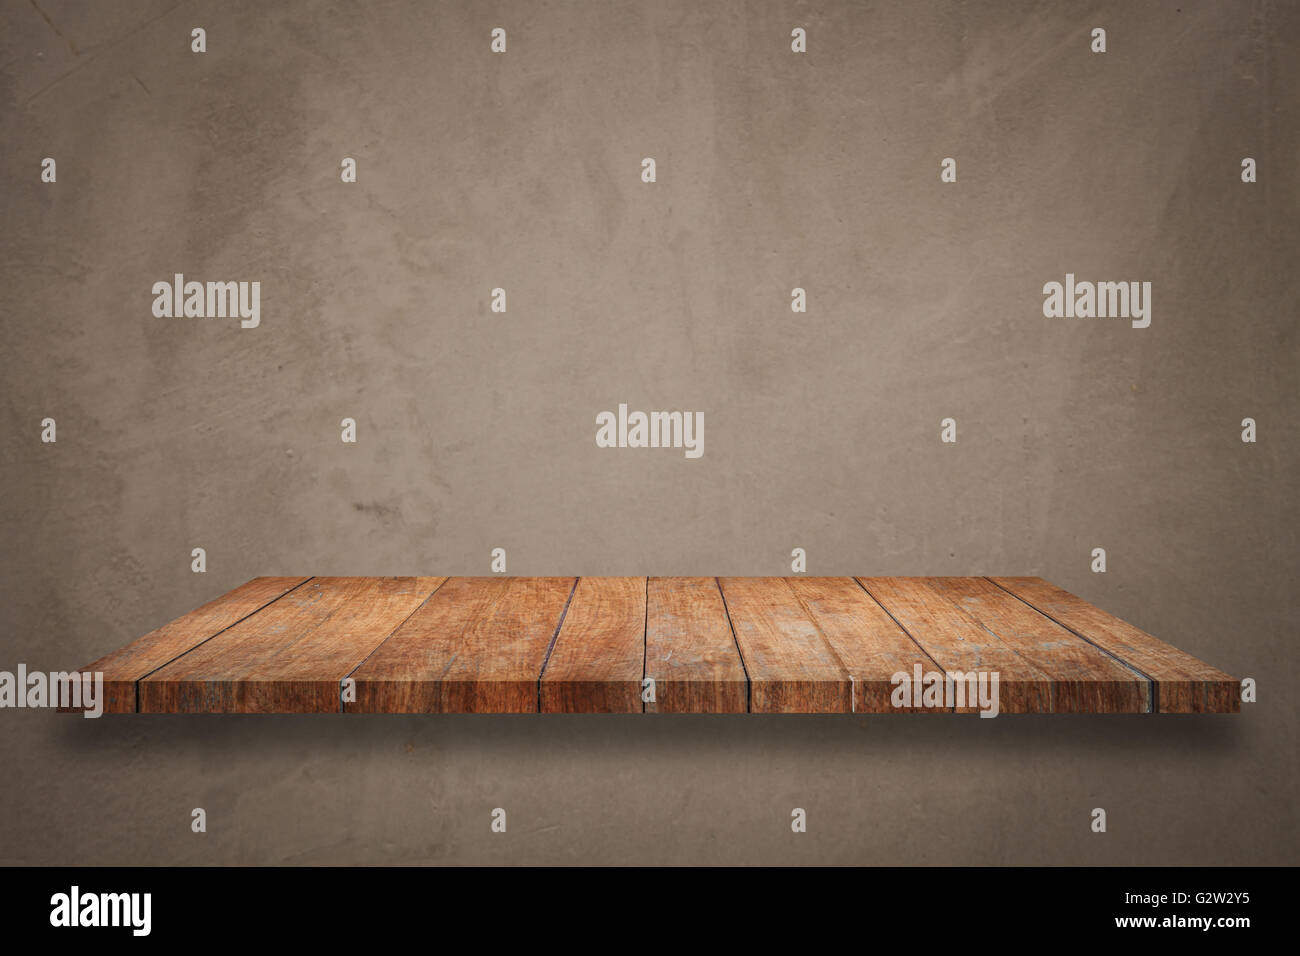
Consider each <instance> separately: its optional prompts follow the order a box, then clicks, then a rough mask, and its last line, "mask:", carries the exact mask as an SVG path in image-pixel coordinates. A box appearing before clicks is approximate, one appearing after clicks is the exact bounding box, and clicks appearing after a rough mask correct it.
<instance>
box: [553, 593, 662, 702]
mask: <svg viewBox="0 0 1300 956" xmlns="http://www.w3.org/2000/svg"><path fill="white" fill-rule="evenodd" d="M645 623H646V579H645V578H582V579H581V580H579V581H578V586H577V587H576V588H575V589H574V591H573V597H572V599H571V600H570V601H569V610H568V611H567V612H566V613H565V615H564V624H563V626H562V627H561V628H560V633H559V636H558V637H556V639H555V646H554V647H553V648H552V649H551V656H550V657H549V658H548V659H547V661H546V667H545V669H544V670H543V671H542V685H541V697H540V701H541V710H542V712H543V713H565V714H630V713H640V712H641V710H642V706H641V678H642V675H643V674H644V673H645Z"/></svg>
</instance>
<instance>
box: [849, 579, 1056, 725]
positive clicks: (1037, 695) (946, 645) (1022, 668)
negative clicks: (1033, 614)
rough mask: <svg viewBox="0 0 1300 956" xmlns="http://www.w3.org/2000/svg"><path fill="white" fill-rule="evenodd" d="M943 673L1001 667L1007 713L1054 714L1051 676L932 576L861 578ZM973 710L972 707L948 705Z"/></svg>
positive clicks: (1000, 683) (1001, 691)
mask: <svg viewBox="0 0 1300 956" xmlns="http://www.w3.org/2000/svg"><path fill="white" fill-rule="evenodd" d="M858 581H859V582H860V583H861V584H862V586H863V587H864V588H866V589H867V591H868V592H869V593H870V594H871V596H872V597H873V598H875V600H876V601H877V602H878V603H879V604H880V606H881V607H883V608H884V609H885V610H886V611H888V612H889V614H890V616H891V617H893V618H894V620H896V621H898V623H899V624H900V625H902V627H903V629H904V630H906V631H907V633H908V634H910V635H911V637H912V639H913V640H914V641H916V643H917V644H919V645H920V646H921V648H922V649H923V650H924V651H925V652H926V653H927V654H928V655H929V656H930V657H931V658H933V659H934V661H935V662H936V663H937V664H938V665H939V669H940V670H941V671H944V672H962V673H970V672H978V671H984V672H996V673H997V674H998V695H999V697H998V709H999V710H1000V711H1001V712H1002V713H1012V714H1014V713H1049V712H1050V711H1051V709H1052V678H1051V675H1050V674H1048V673H1045V672H1044V671H1042V670H1041V669H1039V668H1038V667H1035V666H1034V665H1033V664H1031V663H1030V662H1029V661H1027V660H1025V658H1024V657H1022V656H1021V655H1020V654H1019V653H1017V652H1016V650H1015V648H1014V647H1011V646H1009V645H1008V644H1006V643H1005V642H1004V641H1003V640H1001V639H1000V638H999V637H998V636H997V635H996V634H994V633H993V632H992V631H990V630H988V628H986V627H984V626H983V625H981V624H980V623H979V621H977V620H975V619H974V618H973V617H971V616H970V615H969V614H967V613H966V612H965V611H963V610H962V609H961V608H959V607H958V606H957V605H956V604H954V603H953V602H952V601H950V600H949V599H948V598H947V597H946V596H945V595H944V594H943V593H942V592H940V591H939V590H937V589H936V588H935V587H934V585H933V584H932V583H931V580H930V579H929V578H880V577H875V578H858ZM946 709H950V710H955V711H956V712H958V713H974V712H976V711H977V710H978V709H979V708H978V707H974V706H971V705H970V703H969V699H968V700H967V704H966V706H964V707H963V706H956V707H949V708H946Z"/></svg>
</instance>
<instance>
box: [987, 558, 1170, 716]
mask: <svg viewBox="0 0 1300 956" xmlns="http://www.w3.org/2000/svg"><path fill="white" fill-rule="evenodd" d="M985 580H986V581H988V582H989V583H990V584H992V585H993V586H994V587H997V588H1002V590H1003V591H1006V592H1007V593H1008V594H1010V595H1011V596H1012V597H1013V598H1015V599H1016V600H1017V601H1019V602H1020V603H1021V604H1023V605H1025V607H1027V608H1029V609H1031V610H1033V611H1035V612H1037V613H1039V614H1041V615H1043V617H1045V618H1047V619H1048V620H1049V621H1051V622H1052V623H1053V624H1056V625H1057V626H1058V627H1063V628H1065V629H1066V630H1067V631H1069V632H1070V633H1071V634H1073V635H1074V636H1075V637H1077V638H1079V640H1081V641H1083V642H1084V643H1086V644H1091V645H1092V646H1093V647H1095V648H1097V650H1099V651H1101V652H1102V653H1103V654H1105V655H1106V656H1107V657H1110V658H1112V659H1114V660H1116V661H1118V662H1119V663H1121V664H1123V665H1124V666H1125V667H1127V668H1128V669H1129V670H1131V671H1133V673H1135V674H1137V675H1138V676H1139V677H1141V678H1143V679H1144V680H1145V681H1146V682H1147V689H1148V691H1149V692H1150V696H1151V703H1150V705H1149V706H1150V708H1151V709H1150V710H1148V711H1147V713H1148V714H1158V713H1160V708H1159V702H1160V684H1159V682H1158V681H1156V679H1155V678H1153V677H1152V676H1151V675H1150V674H1148V673H1147V672H1146V671H1144V670H1142V668H1140V667H1137V666H1135V665H1133V664H1130V663H1129V662H1128V661H1126V660H1124V658H1122V657H1120V656H1119V655H1118V654H1114V653H1112V652H1110V651H1108V650H1106V648H1104V647H1102V646H1101V645H1100V644H1098V643H1097V642H1096V641H1093V640H1090V639H1089V638H1088V636H1087V635H1086V634H1080V633H1079V632H1078V631H1076V630H1075V629H1074V628H1072V627H1070V625H1068V624H1066V623H1065V622H1064V621H1058V620H1057V619H1056V618H1054V617H1052V615H1050V614H1048V613H1047V612H1046V611H1044V610H1043V609H1042V608H1041V607H1038V606H1037V605H1034V604H1031V603H1030V602H1029V601H1026V600H1025V599H1024V598H1022V597H1021V596H1020V595H1019V594H1017V593H1016V592H1015V591H1012V590H1011V589H1010V588H1004V587H1002V585H1001V584H998V582H997V581H994V580H993V579H992V578H991V577H988V576H985ZM1076 596H1077V595H1076ZM1080 600H1082V599H1080Z"/></svg>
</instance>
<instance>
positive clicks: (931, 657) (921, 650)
mask: <svg viewBox="0 0 1300 956" xmlns="http://www.w3.org/2000/svg"><path fill="white" fill-rule="evenodd" d="M853 581H854V583H856V584H857V586H858V587H860V588H862V590H864V591H866V592H867V597H869V598H871V600H873V601H875V602H876V607H878V608H880V609H881V610H882V611H884V612H885V613H886V614H888V615H889V619H890V620H891V621H893V622H894V623H895V624H897V625H898V629H899V630H900V631H902V632H903V634H904V635H905V636H906V637H907V639H908V640H909V641H911V642H912V643H913V644H915V645H916V649H917V651H918V652H919V653H920V654H921V656H922V657H924V658H925V659H926V660H927V661H929V662H930V663H931V664H933V665H934V666H935V669H936V670H939V671H942V672H943V673H944V674H945V675H946V674H947V673H948V667H947V665H945V664H940V663H939V662H938V661H937V660H935V659H934V655H933V654H931V653H930V652H929V651H927V650H926V649H925V647H924V646H922V644H921V642H920V641H918V640H917V639H916V638H915V637H914V636H913V635H912V632H911V631H909V630H908V629H907V628H906V627H904V626H903V622H902V621H900V620H899V619H898V618H896V617H894V612H893V611H891V610H890V609H889V608H887V607H885V605H884V602H883V601H881V600H880V598H878V597H876V596H875V595H874V594H872V593H871V589H870V588H868V587H867V586H866V585H865V584H863V583H862V579H861V578H859V577H858V576H857V575H854V576H853ZM944 711H945V712H948V713H956V712H957V708H956V705H954V706H953V709H952V710H951V711H948V708H947V707H945V708H944Z"/></svg>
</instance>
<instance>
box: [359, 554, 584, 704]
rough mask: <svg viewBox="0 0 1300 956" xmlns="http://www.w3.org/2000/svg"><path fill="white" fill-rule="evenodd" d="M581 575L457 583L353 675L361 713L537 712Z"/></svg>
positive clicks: (450, 584) (412, 618) (439, 593)
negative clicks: (544, 675) (553, 650)
mask: <svg viewBox="0 0 1300 956" xmlns="http://www.w3.org/2000/svg"><path fill="white" fill-rule="evenodd" d="M576 583H577V579H576V578H452V579H451V580H449V581H448V582H447V583H446V584H444V585H443V586H442V587H440V588H439V589H438V590H437V592H435V593H434V595H433V597H432V598H430V599H429V600H428V601H427V602H425V604H424V605H423V606H422V607H421V608H420V609H419V610H418V611H416V612H415V613H414V614H412V615H411V616H410V617H409V618H408V619H407V620H406V622H405V623H403V624H402V626H401V627H399V628H398V629H397V631H396V632H395V633H394V634H393V635H392V636H391V637H390V638H388V640H386V641H385V642H384V643H383V644H382V645H380V647H379V648H378V649H377V650H376V651H375V652H374V653H373V654H371V655H370V657H369V658H367V659H366V661H365V662H364V663H363V664H361V666H359V667H358V668H357V669H356V671H355V672H353V674H352V675H351V676H352V678H353V679H354V680H355V681H356V692H357V699H356V701H355V702H354V703H344V705H343V709H344V711H345V712H357V713H470V714H473V713H510V714H517V713H532V712H536V711H537V709H538V694H539V691H538V684H539V682H540V679H541V675H542V665H543V664H544V663H545V662H546V657H547V654H548V653H549V651H550V649H551V642H552V641H553V640H554V639H555V637H556V632H557V630H558V629H559V627H560V623H561V619H562V616H563V614H564V611H565V607H566V605H567V604H568V601H569V597H570V595H571V594H572V593H573V589H574V585H575V584H576Z"/></svg>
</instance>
